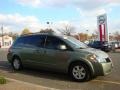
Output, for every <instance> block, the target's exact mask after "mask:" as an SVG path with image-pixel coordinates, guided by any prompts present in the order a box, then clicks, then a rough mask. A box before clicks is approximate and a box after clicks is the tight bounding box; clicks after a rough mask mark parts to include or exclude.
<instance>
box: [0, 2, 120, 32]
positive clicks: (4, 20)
mask: <svg viewBox="0 0 120 90" xmlns="http://www.w3.org/2000/svg"><path fill="white" fill-rule="evenodd" d="M103 13H106V14H107V19H108V29H109V32H110V33H113V32H115V31H120V0H1V1H0V25H3V26H4V31H5V32H10V31H12V32H19V33H20V32H21V31H22V30H23V29H24V28H29V29H30V30H31V31H32V32H37V31H39V30H40V29H41V28H45V27H46V26H47V25H46V22H48V21H49V22H50V27H52V28H54V29H55V28H59V27H60V26H62V25H63V24H70V25H72V26H75V27H76V32H79V33H81V32H86V30H88V32H90V33H92V32H94V31H95V30H96V29H97V16H98V15H100V14H103Z"/></svg>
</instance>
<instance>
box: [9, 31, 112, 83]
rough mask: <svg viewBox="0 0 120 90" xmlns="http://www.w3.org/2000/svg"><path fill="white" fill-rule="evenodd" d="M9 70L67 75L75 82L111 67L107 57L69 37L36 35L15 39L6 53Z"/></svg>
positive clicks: (106, 72) (100, 74) (108, 69)
mask: <svg viewBox="0 0 120 90" xmlns="http://www.w3.org/2000/svg"><path fill="white" fill-rule="evenodd" d="M7 58H8V61H9V62H10V63H11V65H12V67H13V69H15V70H21V69H23V67H33V68H39V69H45V70H53V71H57V72H63V73H68V74H69V75H70V76H71V77H72V79H74V80H76V81H81V82H82V81H87V80H90V79H91V78H92V77H93V76H104V75H107V74H109V73H110V72H111V70H112V67H113V64H112V61H111V58H110V57H109V56H108V54H107V53H105V52H103V51H101V50H97V49H93V48H90V47H88V46H86V45H85V44H84V43H82V42H80V41H78V40H77V39H75V38H73V37H70V36H62V35H54V34H48V33H37V34H30V35H23V36H20V37H18V38H17V39H16V41H15V42H14V43H13V45H12V46H11V47H10V49H9V50H8V55H7Z"/></svg>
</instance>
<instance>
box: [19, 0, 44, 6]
mask: <svg viewBox="0 0 120 90" xmlns="http://www.w3.org/2000/svg"><path fill="white" fill-rule="evenodd" d="M17 2H18V3H19V4H21V5H23V6H26V5H27V6H33V7H39V6H41V5H42V2H41V0H17Z"/></svg>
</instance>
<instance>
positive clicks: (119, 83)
mask: <svg viewBox="0 0 120 90" xmlns="http://www.w3.org/2000/svg"><path fill="white" fill-rule="evenodd" d="M92 81H95V82H102V83H111V84H117V85H120V82H114V81H106V80H92Z"/></svg>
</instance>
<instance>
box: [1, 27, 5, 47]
mask: <svg viewBox="0 0 120 90" xmlns="http://www.w3.org/2000/svg"><path fill="white" fill-rule="evenodd" d="M1 33H2V46H4V39H3V26H1Z"/></svg>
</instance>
